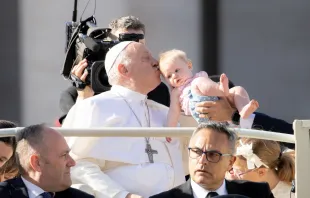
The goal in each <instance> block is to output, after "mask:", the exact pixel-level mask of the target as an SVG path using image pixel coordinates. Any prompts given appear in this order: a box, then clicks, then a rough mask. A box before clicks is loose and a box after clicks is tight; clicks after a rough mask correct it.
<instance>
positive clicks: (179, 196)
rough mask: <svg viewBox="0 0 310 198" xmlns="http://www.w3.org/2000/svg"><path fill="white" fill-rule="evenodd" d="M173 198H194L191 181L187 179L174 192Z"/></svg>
mask: <svg viewBox="0 0 310 198" xmlns="http://www.w3.org/2000/svg"><path fill="white" fill-rule="evenodd" d="M173 197H175V198H194V195H193V190H192V186H191V180H190V179H188V180H187V181H186V182H185V183H184V184H182V185H180V186H179V187H178V188H177V190H176V191H175V192H174V195H173Z"/></svg>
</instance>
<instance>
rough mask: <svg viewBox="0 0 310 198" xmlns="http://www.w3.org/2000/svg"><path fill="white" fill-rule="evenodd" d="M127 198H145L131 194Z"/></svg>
mask: <svg viewBox="0 0 310 198" xmlns="http://www.w3.org/2000/svg"><path fill="white" fill-rule="evenodd" d="M126 198H143V197H142V196H140V195H135V194H131V193H129V194H128V195H127V196H126Z"/></svg>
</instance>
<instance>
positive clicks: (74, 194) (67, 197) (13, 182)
mask: <svg viewBox="0 0 310 198" xmlns="http://www.w3.org/2000/svg"><path fill="white" fill-rule="evenodd" d="M0 197H1V198H28V197H29V196H28V191H27V188H26V186H25V184H24V182H23V180H22V179H21V178H20V177H18V178H14V179H10V180H7V181H5V182H1V183H0ZM54 198H94V196H92V195H89V194H87V193H85V192H82V191H80V190H77V189H74V188H68V189H66V190H64V191H62V192H57V193H56V194H55V196H54Z"/></svg>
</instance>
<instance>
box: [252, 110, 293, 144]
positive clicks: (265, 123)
mask: <svg viewBox="0 0 310 198" xmlns="http://www.w3.org/2000/svg"><path fill="white" fill-rule="evenodd" d="M252 128H255V129H261V130H264V131H275V132H279V133H286V134H292V135H293V134H294V130H293V125H292V124H290V123H288V122H285V121H284V120H280V119H277V118H273V117H270V116H268V115H266V114H263V113H258V112H255V118H254V123H253V125H252ZM282 144H283V145H284V146H286V147H288V148H291V149H294V148H295V144H290V143H282Z"/></svg>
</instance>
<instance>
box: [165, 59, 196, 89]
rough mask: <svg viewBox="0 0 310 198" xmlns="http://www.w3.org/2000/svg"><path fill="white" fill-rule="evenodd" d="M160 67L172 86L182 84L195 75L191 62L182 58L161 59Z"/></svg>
mask: <svg viewBox="0 0 310 198" xmlns="http://www.w3.org/2000/svg"><path fill="white" fill-rule="evenodd" d="M159 68H160V71H161V73H162V75H163V76H164V78H165V80H166V81H167V82H168V83H169V85H170V86H172V87H180V86H182V85H183V84H184V83H185V82H186V80H188V79H190V78H191V77H192V76H193V74H192V65H191V63H190V62H186V61H184V60H183V59H181V58H175V59H173V60H165V61H161V62H160V67H159Z"/></svg>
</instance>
